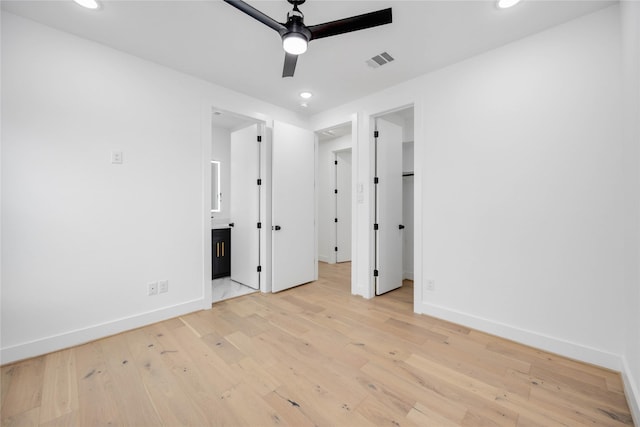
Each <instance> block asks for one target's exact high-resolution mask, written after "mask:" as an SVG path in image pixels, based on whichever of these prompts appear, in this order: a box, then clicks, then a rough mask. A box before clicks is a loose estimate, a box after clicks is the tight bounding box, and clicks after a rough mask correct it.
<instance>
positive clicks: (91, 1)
mask: <svg viewBox="0 0 640 427" xmlns="http://www.w3.org/2000/svg"><path fill="white" fill-rule="evenodd" d="M73 1H74V2H75V3H76V4H79V5H80V6H82V7H85V8H87V9H92V10H96V9H100V3H98V1H97V0H73Z"/></svg>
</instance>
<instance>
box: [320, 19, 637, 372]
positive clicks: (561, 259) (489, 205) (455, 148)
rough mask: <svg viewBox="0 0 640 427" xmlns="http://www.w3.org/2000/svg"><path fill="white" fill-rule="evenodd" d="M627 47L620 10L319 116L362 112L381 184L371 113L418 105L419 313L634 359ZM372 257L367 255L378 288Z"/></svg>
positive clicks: (364, 151)
mask: <svg viewBox="0 0 640 427" xmlns="http://www.w3.org/2000/svg"><path fill="white" fill-rule="evenodd" d="M620 46H621V40H620V19H619V10H618V7H616V6H614V7H611V8H607V9H604V10H602V11H599V12H596V13H594V14H591V15H587V16H585V17H582V18H579V19H577V20H574V21H571V22H568V23H566V24H563V25H560V26H557V27H555V28H552V29H549V30H547V31H544V32H541V33H539V34H537V35H534V36H531V37H528V38H525V39H522V40H520V41H518V42H515V43H512V44H509V45H506V46H504V47H502V48H499V49H496V50H493V51H491V52H488V53H485V54H482V55H479V56H476V57H474V58H471V59H469V60H466V61H464V62H461V63H458V64H455V65H453V66H450V67H447V68H444V69H442V70H439V71H437V72H434V73H431V74H428V75H425V76H422V77H420V78H417V79H414V80H412V81H408V82H405V83H404V84H402V85H398V86H395V87H393V88H390V89H388V90H385V91H382V92H379V93H376V94H372V95H370V96H368V97H366V98H363V99H361V100H358V101H356V102H352V103H350V104H347V105H343V106H341V107H339V108H336V109H334V110H331V111H327V112H325V113H322V114H320V115H317V116H314V117H313V118H312V122H313V125H314V127H315V128H319V129H321V128H324V127H327V126H330V124H331V123H339V122H341V121H344V118H345V117H346V116H347V115H348V114H353V113H354V112H357V113H358V120H359V121H358V127H359V129H361V130H362V131H361V132H359V134H358V144H357V146H356V147H354V156H356V158H357V159H358V176H357V179H358V182H363V183H366V182H368V180H369V174H370V168H368V165H370V148H369V147H370V144H371V142H370V137H369V135H368V134H367V132H366V131H367V127H368V120H369V117H370V116H371V115H372V114H378V113H380V112H384V111H385V110H390V109H394V108H398V107H400V106H404V105H409V104H413V105H414V107H415V172H416V175H415V182H414V184H415V192H416V198H415V226H416V245H415V250H416V254H415V257H416V265H415V272H414V274H415V279H416V292H415V301H414V305H415V309H416V311H418V312H422V313H426V314H431V315H434V316H437V317H441V318H446V319H449V320H452V321H455V322H458V323H462V324H466V325H469V326H472V327H475V328H478V329H481V330H485V331H488V332H491V333H495V334H498V335H502V336H505V337H508V338H511V339H514V340H517V341H520V342H525V343H528V344H531V345H534V346H537V347H540V348H545V349H548V350H551V351H554V352H557V353H561V354H564V355H567V356H570V357H574V358H577V359H581V360H586V361H588V362H591V363H596V364H599V365H604V366H608V367H612V368H616V369H620V355H621V354H622V352H623V349H624V347H625V344H624V341H625V327H624V324H625V323H626V322H627V321H628V319H627V318H625V312H626V310H622V309H621V307H622V306H624V304H625V302H624V299H625V297H626V296H627V294H628V292H627V287H628V286H631V284H630V283H628V281H627V279H628V272H629V271H630V270H631V269H635V268H637V264H631V262H630V259H629V257H628V256H626V248H625V232H626V231H627V226H628V221H629V218H628V217H627V214H626V212H627V211H628V210H629V209H630V208H632V207H633V206H632V205H633V204H634V203H635V202H634V201H632V200H631V201H630V200H629V199H628V198H627V197H626V191H625V190H626V188H628V187H627V186H626V184H627V179H628V173H627V170H626V169H627V168H628V165H627V164H626V163H625V161H624V160H625V158H626V156H627V155H629V153H628V150H627V149H628V146H627V145H625V144H624V143H623V140H622V131H621V126H622V119H621V113H622V104H621V98H622V95H621V92H622V88H621V84H620V74H621V47H620ZM634 185H635V184H634ZM364 189H365V194H364V196H365V198H366V201H367V204H368V201H369V200H370V198H371V191H370V189H369V188H368V187H367V186H365V188H364ZM364 205H365V204H364V203H363V205H362V206H364ZM633 209H635V207H633ZM358 215H359V216H358V220H359V221H365V225H364V226H363V225H362V224H360V223H359V224H358V225H357V227H358V230H359V233H358V239H357V244H358V248H357V252H358V253H362V252H364V251H365V250H366V249H365V248H368V247H370V243H371V241H370V236H369V235H367V234H366V231H365V228H363V227H368V226H369V224H368V222H366V221H367V220H369V219H370V211H367V210H365V209H360V210H359V211H358ZM363 258H364V257H362V258H358V261H362V259H363ZM370 260H371V257H369V258H368V261H370ZM635 262H636V263H637V260H636V261H635ZM370 265H371V264H369V265H365V266H364V267H363V266H361V265H357V266H355V268H356V269H357V270H358V271H359V272H361V274H360V275H359V276H358V277H359V278H360V279H359V283H358V284H356V286H357V287H355V286H354V289H355V290H356V291H359V292H361V294H362V295H364V296H365V297H370V296H371V293H370V287H369V288H367V286H368V285H369V284H368V283H365V279H363V277H365V276H364V274H366V272H367V271H368V270H369V271H370ZM428 280H433V281H434V284H435V289H434V290H433V291H428V290H427V289H426V284H427V281H428ZM634 286H635V285H634Z"/></svg>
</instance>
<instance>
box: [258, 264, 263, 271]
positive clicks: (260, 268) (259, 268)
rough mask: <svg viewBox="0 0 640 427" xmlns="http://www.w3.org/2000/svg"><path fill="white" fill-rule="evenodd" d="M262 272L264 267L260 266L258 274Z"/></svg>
mask: <svg viewBox="0 0 640 427" xmlns="http://www.w3.org/2000/svg"><path fill="white" fill-rule="evenodd" d="M260 272H262V266H261V265H259V266H258V273H260Z"/></svg>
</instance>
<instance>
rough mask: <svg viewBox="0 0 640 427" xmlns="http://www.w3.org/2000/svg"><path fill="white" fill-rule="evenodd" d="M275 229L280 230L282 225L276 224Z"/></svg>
mask: <svg viewBox="0 0 640 427" xmlns="http://www.w3.org/2000/svg"><path fill="white" fill-rule="evenodd" d="M273 229H274V230H276V231H278V230H280V229H282V227H280V226H279V225H276V226H275V227H273Z"/></svg>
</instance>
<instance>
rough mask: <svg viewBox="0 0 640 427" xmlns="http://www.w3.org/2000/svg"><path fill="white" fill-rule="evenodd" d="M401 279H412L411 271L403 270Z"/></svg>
mask: <svg viewBox="0 0 640 427" xmlns="http://www.w3.org/2000/svg"><path fill="white" fill-rule="evenodd" d="M403 279H406V280H413V271H405V272H404V277H403Z"/></svg>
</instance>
